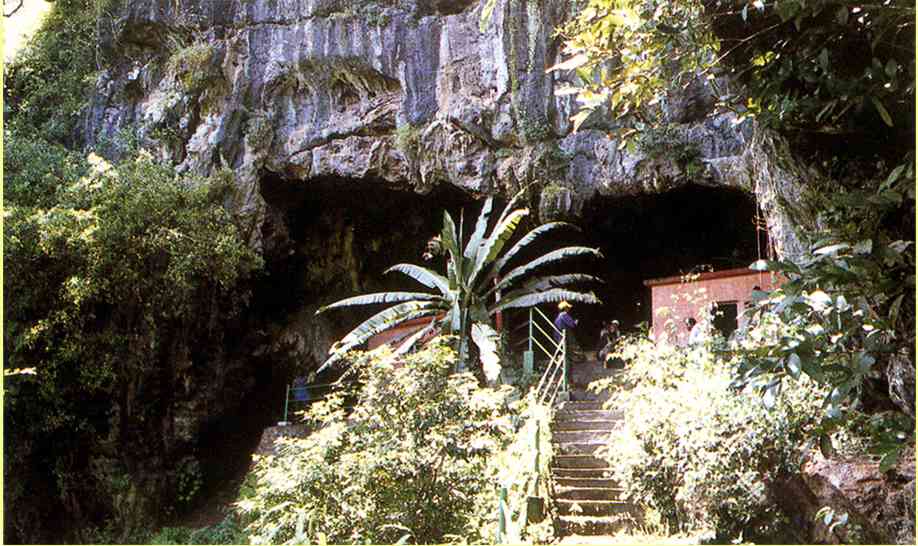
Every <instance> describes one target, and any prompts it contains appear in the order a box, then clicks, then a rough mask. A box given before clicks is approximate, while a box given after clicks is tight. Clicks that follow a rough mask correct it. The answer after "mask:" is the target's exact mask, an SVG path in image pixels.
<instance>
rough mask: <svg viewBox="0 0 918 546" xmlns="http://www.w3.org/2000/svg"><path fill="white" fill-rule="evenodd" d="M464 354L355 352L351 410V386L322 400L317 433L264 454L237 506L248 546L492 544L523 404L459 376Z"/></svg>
mask: <svg viewBox="0 0 918 546" xmlns="http://www.w3.org/2000/svg"><path fill="white" fill-rule="evenodd" d="M456 358H457V356H456V353H455V351H454V350H453V349H452V348H450V347H449V346H448V345H447V344H446V341H445V338H441V339H440V340H439V341H434V342H432V344H429V345H428V346H427V347H425V348H424V349H422V350H420V351H419V352H417V353H415V354H412V355H409V356H406V357H399V358H393V357H392V356H391V355H390V354H389V353H382V354H379V353H368V354H364V355H361V356H357V357H356V358H355V359H354V361H353V364H352V366H353V367H352V369H353V370H354V371H353V372H352V373H354V374H355V375H356V376H357V378H358V381H359V384H360V386H359V387H357V388H356V391H355V392H353V393H351V394H352V395H353V396H354V400H355V405H354V406H353V408H352V409H351V410H350V411H349V412H346V411H345V401H346V399H347V398H348V393H344V392H342V393H339V394H337V395H335V396H333V397H330V398H329V399H327V400H325V401H322V402H318V403H316V404H314V405H313V406H312V407H311V408H310V409H309V410H308V412H306V413H305V415H304V416H303V418H304V420H305V422H306V423H307V424H308V426H310V427H314V429H315V432H314V433H313V434H311V435H310V436H308V437H306V438H301V439H300V438H285V439H282V440H280V441H279V443H278V445H277V446H276V448H275V454H274V455H271V456H267V457H264V458H259V459H258V460H256V462H255V465H254V469H253V472H252V475H251V476H250V478H249V484H248V486H247V487H244V488H243V490H244V491H243V493H242V496H241V499H240V500H239V502H238V503H237V507H238V512H239V514H240V516H241V518H242V519H243V520H244V521H246V522H247V523H248V526H247V527H246V532H247V533H248V535H249V539H250V540H251V541H252V543H256V544H261V543H281V542H283V543H287V542H290V543H302V542H311V543H316V542H326V541H327V542H328V543H337V544H345V543H346V544H351V543H368V542H370V543H394V542H398V541H403V542H404V541H409V542H411V543H437V542H455V541H461V542H474V543H479V542H491V541H492V540H493V536H494V531H495V525H496V506H497V486H498V483H499V480H503V479H506V478H507V475H508V474H507V470H508V469H512V471H511V472H510V473H509V474H510V475H511V477H512V475H518V474H521V473H522V472H523V471H524V469H523V468H521V467H520V464H519V463H520V461H519V459H517V458H516V457H508V456H504V457H501V456H500V455H501V454H503V453H505V452H506V451H507V450H508V449H511V447H512V446H513V445H514V444H513V439H514V437H515V434H516V429H517V426H518V424H519V422H520V414H521V411H522V410H523V409H524V407H525V403H524V402H523V401H522V400H521V399H520V396H519V392H518V391H517V390H516V389H514V388H513V387H509V386H503V387H500V388H496V389H491V388H480V387H479V386H478V380H477V379H476V378H475V377H474V375H472V374H471V373H453V370H454V368H455V365H456ZM545 432H546V433H547V430H546V431H545ZM517 454H518V455H519V453H517ZM547 454H548V452H546V455H547ZM547 460H548V458H547V457H545V459H544V460H543V462H544V464H546V465H547ZM546 470H547V468H546ZM543 532H544V531H543Z"/></svg>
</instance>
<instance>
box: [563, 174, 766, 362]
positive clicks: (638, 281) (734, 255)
mask: <svg viewBox="0 0 918 546" xmlns="http://www.w3.org/2000/svg"><path fill="white" fill-rule="evenodd" d="M757 221H760V222H761V221H762V216H761V214H759V215H757V203H756V200H755V196H754V195H752V194H749V193H746V192H743V191H741V190H736V189H732V188H715V187H709V186H700V185H691V184H690V185H687V186H684V187H681V188H678V189H674V190H670V191H667V192H663V193H659V194H642V195H637V196H629V197H606V196H597V197H595V198H593V199H592V200H590V201H589V202H588V203H587V204H586V206H585V207H584V210H583V212H582V214H581V217H580V218H579V219H578V220H576V221H575V222H574V223H576V224H577V225H578V226H579V227H580V228H581V231H580V232H578V233H574V234H570V235H565V236H561V237H555V238H554V240H553V241H549V242H548V244H550V245H553V246H554V245H557V244H559V243H562V242H563V243H564V244H578V245H585V246H590V247H594V248H599V249H600V251H601V252H602V253H603V256H604V258H602V259H598V260H597V259H591V260H580V261H578V262H577V263H575V264H572V266H570V267H569V270H575V271H578V272H585V273H589V274H591V275H593V276H596V277H599V278H601V279H603V280H604V281H605V282H604V283H603V284H598V285H591V286H590V287H589V289H591V290H593V291H594V292H595V294H596V295H597V296H598V297H599V298H600V300H602V302H603V304H602V305H579V306H576V308H575V314H576V315H578V317H579V319H580V324H579V325H578V328H577V331H578V339H579V340H580V341H581V343H582V344H583V345H585V346H586V347H587V348H589V347H593V346H595V345H596V344H598V333H599V329H600V326H601V323H602V321H603V320H611V319H617V320H619V321H620V323H621V326H622V329H623V331H625V332H628V331H629V330H631V331H633V330H635V329H636V328H637V327H638V326H639V325H640V324H641V323H648V324H650V323H651V321H652V316H651V312H652V309H651V300H650V289H649V288H648V287H647V286H645V285H644V281H645V280H649V279H658V278H661V277H670V276H678V275H683V274H688V273H696V272H702V271H711V270H716V271H720V270H724V269H734V268H743V267H747V266H749V264H751V263H752V262H754V261H756V260H757V259H758V258H760V257H764V256H765V254H766V252H767V251H766V249H767V248H768V240H767V234H766V233H765V231H764V230H757V229H756V223H757ZM759 225H761V223H760V224H759ZM562 238H563V239H564V240H559V239H562ZM552 311H554V310H553V309H552Z"/></svg>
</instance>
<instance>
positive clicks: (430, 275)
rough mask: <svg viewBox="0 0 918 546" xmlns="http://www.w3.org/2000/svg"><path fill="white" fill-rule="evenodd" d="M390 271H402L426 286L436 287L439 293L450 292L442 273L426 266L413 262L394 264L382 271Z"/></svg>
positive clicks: (448, 283) (448, 284) (447, 282)
mask: <svg viewBox="0 0 918 546" xmlns="http://www.w3.org/2000/svg"><path fill="white" fill-rule="evenodd" d="M390 271H397V272H399V273H404V274H405V275H408V276H409V277H411V278H412V279H414V280H416V281H418V282H419V283H421V284H423V285H424V286H427V287H428V288H436V289H437V290H439V291H440V293H441V294H444V295H446V294H449V292H450V282H449V280H448V279H447V278H446V277H444V276H443V275H440V274H439V273H436V272H434V271H433V270H430V269H427V268H426V267H421V266H419V265H414V264H396V265H393V266H392V267H390V268H389V269H387V270H386V271H385V272H384V273H389V272H390Z"/></svg>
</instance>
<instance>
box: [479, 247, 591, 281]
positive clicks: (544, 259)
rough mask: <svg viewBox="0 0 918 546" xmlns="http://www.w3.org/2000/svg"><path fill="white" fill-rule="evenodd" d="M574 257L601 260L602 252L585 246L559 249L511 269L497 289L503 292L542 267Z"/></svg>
mask: <svg viewBox="0 0 918 546" xmlns="http://www.w3.org/2000/svg"><path fill="white" fill-rule="evenodd" d="M574 256H594V257H597V258H601V257H602V252H600V251H599V249H598V248H589V247H585V246H566V247H564V248H559V249H558V250H553V251H551V252H548V253H546V254H543V255H542V256H540V257H538V258H536V259H535V260H532V261H531V262H528V263H525V264H523V265H521V266H518V267H515V268H513V269H511V270H510V271H509V272H507V274H506V275H504V277H503V278H501V279H500V281H499V282H498V283H497V289H498V290H503V289H504V288H507V287H508V286H511V285H512V284H513V283H514V282H516V281H517V280H519V279H521V278H523V277H525V276H526V275H528V274H529V273H532V272H533V271H535V270H536V269H538V268H540V267H544V266H546V265H548V264H552V263H556V262H560V261H561V260H565V259H567V258H573V257H574Z"/></svg>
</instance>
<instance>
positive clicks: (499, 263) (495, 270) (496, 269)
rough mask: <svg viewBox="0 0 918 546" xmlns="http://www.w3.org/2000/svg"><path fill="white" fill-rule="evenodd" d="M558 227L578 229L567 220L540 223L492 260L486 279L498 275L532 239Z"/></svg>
mask: <svg viewBox="0 0 918 546" xmlns="http://www.w3.org/2000/svg"><path fill="white" fill-rule="evenodd" d="M560 228H570V229H574V230H579V228H578V227H577V226H575V225H574V224H569V223H567V222H549V223H547V224H542V225H541V226H539V227H537V228H534V229H532V230H530V231H529V233H527V234H526V235H524V236H523V238H522V239H520V240H519V241H517V242H516V244H514V245H513V246H512V247H510V250H508V251H507V252H505V253H504V255H503V256H501V257H500V258H498V259H497V260H496V261H495V262H494V265H493V266H492V267H491V273H490V274H489V275H488V280H491V279H492V278H494V277H496V276H498V275H500V272H501V270H502V269H503V268H504V266H506V265H507V263H509V262H510V260H512V259H513V258H514V257H515V256H516V255H517V254H518V253H519V252H520V251H521V250H523V249H525V248H527V247H528V246H529V245H530V244H532V243H533V241H535V240H536V239H538V238H539V237H541V236H543V235H545V234H546V233H548V232H550V231H554V230H556V229H560Z"/></svg>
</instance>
